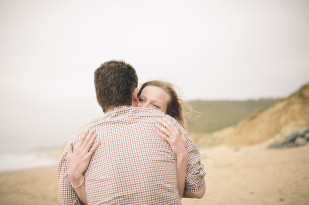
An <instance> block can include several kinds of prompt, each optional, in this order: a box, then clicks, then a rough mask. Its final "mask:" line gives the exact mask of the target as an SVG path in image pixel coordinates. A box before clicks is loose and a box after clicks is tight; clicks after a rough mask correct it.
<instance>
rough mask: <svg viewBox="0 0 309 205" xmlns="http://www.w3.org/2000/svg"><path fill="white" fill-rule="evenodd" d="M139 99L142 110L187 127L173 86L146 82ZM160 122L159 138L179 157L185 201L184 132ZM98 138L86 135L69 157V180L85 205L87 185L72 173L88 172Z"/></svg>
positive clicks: (179, 178) (180, 189)
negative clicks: (78, 180) (161, 115)
mask: <svg viewBox="0 0 309 205" xmlns="http://www.w3.org/2000/svg"><path fill="white" fill-rule="evenodd" d="M138 99H139V103H138V106H139V107H146V108H154V109H157V110H160V111H162V112H164V113H166V114H168V115H170V116H171V117H173V118H175V119H176V120H177V121H178V123H179V124H181V125H182V126H184V118H183V115H182V105H181V101H180V100H179V98H178V96H177V93H176V92H175V90H174V89H173V86H172V85H171V84H170V83H167V82H163V81H149V82H146V83H144V84H143V85H142V86H141V88H140V90H139V92H138ZM158 122H159V123H161V125H163V126H164V127H163V126H159V125H157V128H158V129H159V130H160V131H161V132H159V131H158V132H157V133H158V135H159V136H160V137H162V138H163V139H164V140H166V141H167V142H168V143H169V144H170V146H171V148H172V150H173V152H174V153H175V154H176V159H177V162H176V163H177V167H176V173H177V189H178V193H179V195H180V197H182V196H183V193H184V188H185V178H186V170H187V164H188V153H187V151H186V148H185V146H186V138H185V134H184V131H183V130H182V129H180V130H177V129H176V128H175V127H174V126H173V125H172V123H171V122H170V121H169V120H167V119H163V120H162V119H158ZM95 137H96V134H94V132H90V133H84V135H83V137H82V139H81V141H80V144H79V145H78V146H77V147H76V149H75V150H74V153H73V152H72V145H70V147H69V150H68V154H67V161H68V164H69V171H68V173H69V178H70V180H71V182H72V186H73V188H74V190H75V192H76V193H77V195H78V197H79V199H80V200H81V201H82V202H83V203H84V204H85V203H86V201H87V199H86V193H85V187H84V183H83V181H81V182H77V181H74V179H73V178H72V177H71V176H73V174H72V173H74V174H75V175H76V173H77V172H78V173H79V174H84V172H85V171H86V170H87V167H88V164H89V162H90V159H91V156H92V154H93V153H94V152H95V150H96V149H97V148H98V146H99V145H98V144H95V145H93V142H94V140H95ZM92 145H93V146H92ZM91 146H92V148H91Z"/></svg>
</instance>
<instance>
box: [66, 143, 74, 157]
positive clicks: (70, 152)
mask: <svg viewBox="0 0 309 205" xmlns="http://www.w3.org/2000/svg"><path fill="white" fill-rule="evenodd" d="M72 154H73V146H72V143H71V142H70V143H69V146H68V152H67V156H66V159H67V160H68V159H69V156H70V155H72Z"/></svg>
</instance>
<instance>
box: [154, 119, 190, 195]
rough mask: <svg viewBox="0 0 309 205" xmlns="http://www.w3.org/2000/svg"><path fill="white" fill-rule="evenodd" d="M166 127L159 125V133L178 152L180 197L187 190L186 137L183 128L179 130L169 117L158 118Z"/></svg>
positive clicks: (177, 168)
mask: <svg viewBox="0 0 309 205" xmlns="http://www.w3.org/2000/svg"><path fill="white" fill-rule="evenodd" d="M158 122H159V123H161V124H162V125H163V126H164V127H162V126H159V125H157V128H158V129H159V130H160V131H161V132H158V135H159V136H160V137H162V138H163V139H165V140H166V141H167V142H168V143H169V144H170V146H171V148H172V150H173V152H174V153H175V154H176V158H177V159H176V174H177V189H178V193H179V196H180V198H182V197H183V194H184V190H185V180H186V173H187V166H188V152H187V151H186V137H185V133H184V131H183V128H180V130H178V129H177V128H175V126H174V125H173V124H172V123H171V122H170V121H169V120H167V119H165V118H164V119H158Z"/></svg>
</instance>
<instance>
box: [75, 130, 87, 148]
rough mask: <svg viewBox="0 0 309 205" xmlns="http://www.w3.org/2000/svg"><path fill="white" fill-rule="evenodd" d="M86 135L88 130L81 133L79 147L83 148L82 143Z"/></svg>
mask: <svg viewBox="0 0 309 205" xmlns="http://www.w3.org/2000/svg"><path fill="white" fill-rule="evenodd" d="M88 133H89V130H87V131H84V132H83V135H82V137H81V138H80V141H79V144H78V146H79V147H82V146H83V143H84V141H85V139H86V137H87V135H88Z"/></svg>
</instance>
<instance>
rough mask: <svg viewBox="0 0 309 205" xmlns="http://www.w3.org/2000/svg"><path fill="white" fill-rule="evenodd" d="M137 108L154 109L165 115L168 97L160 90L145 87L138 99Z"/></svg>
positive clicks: (153, 87)
mask: <svg viewBox="0 0 309 205" xmlns="http://www.w3.org/2000/svg"><path fill="white" fill-rule="evenodd" d="M138 101H139V102H138V104H137V106H138V107H146V108H154V109H157V110H161V111H162V112H164V113H166V109H167V104H168V102H169V101H170V96H169V94H168V93H167V92H165V91H164V90H163V89H162V88H159V87H156V86H146V87H145V88H144V89H143V90H142V93H141V95H140V96H139V97H138Z"/></svg>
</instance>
